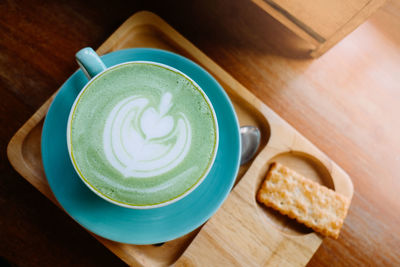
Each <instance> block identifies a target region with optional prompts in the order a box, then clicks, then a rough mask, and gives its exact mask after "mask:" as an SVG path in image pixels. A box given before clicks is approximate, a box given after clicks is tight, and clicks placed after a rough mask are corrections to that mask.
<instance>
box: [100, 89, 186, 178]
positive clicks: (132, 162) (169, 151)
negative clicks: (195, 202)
mask: <svg viewBox="0 0 400 267" xmlns="http://www.w3.org/2000/svg"><path fill="white" fill-rule="evenodd" d="M172 105H173V103H172V95H171V94H170V93H164V94H163V96H162V98H161V100H160V105H159V106H158V107H152V106H149V100H148V99H146V98H145V97H143V96H131V97H129V98H127V99H124V100H122V101H121V102H119V103H118V104H117V105H116V106H115V107H114V108H113V109H112V111H111V112H110V114H109V115H108V117H107V120H106V124H105V127H104V134H103V145H104V152H105V155H106V157H107V160H108V161H109V162H110V164H111V165H112V166H113V167H114V168H115V169H117V170H118V171H119V172H120V173H121V174H123V176H124V177H126V178H129V177H136V178H146V177H153V176H157V175H160V174H163V173H166V172H168V171H170V170H172V169H173V168H175V167H176V166H177V165H179V164H180V163H181V162H182V160H183V159H184V158H185V156H186V154H187V153H188V151H189V149H190V144H191V135H192V134H191V127H190V124H189V121H188V120H187V118H186V116H185V115H184V114H183V113H178V114H176V115H175V116H171V115H168V111H169V109H170V108H171V107H172Z"/></svg>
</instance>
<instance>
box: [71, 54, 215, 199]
mask: <svg viewBox="0 0 400 267" xmlns="http://www.w3.org/2000/svg"><path fill="white" fill-rule="evenodd" d="M67 134H68V145H69V149H70V155H71V159H72V161H73V164H74V167H75V169H76V170H77V172H78V173H79V175H80V176H81V178H82V179H83V180H84V181H85V182H86V183H87V184H88V185H89V187H90V188H91V189H92V190H94V191H95V192H96V193H98V194H100V195H101V196H102V197H105V198H106V199H108V200H112V201H113V202H116V203H120V204H125V205H128V206H152V205H158V204H162V203H166V202H169V201H171V200H174V199H176V198H179V197H180V196H183V195H185V194H186V193H187V192H189V191H190V190H191V189H192V188H193V187H194V186H195V185H196V184H197V183H198V182H199V181H200V180H201V179H202V178H203V177H204V175H205V174H206V173H207V172H208V170H209V168H210V167H211V165H212V163H213V160H214V158H215V153H216V149H217V144H218V140H217V139H218V136H217V122H216V118H215V114H214V111H213V109H212V107H211V104H210V103H209V101H208V99H207V97H206V96H205V95H204V93H203V92H202V91H201V90H200V89H199V88H198V86H197V85H196V84H194V82H193V81H191V80H190V79H188V78H187V77H186V76H184V75H183V74H182V73H179V72H178V71H175V70H171V69H169V68H168V67H166V66H162V65H157V64H152V63H144V62H141V63H140V62H136V63H135V62H132V63H126V64H122V65H119V66H116V67H114V68H112V69H110V70H107V71H106V72H104V73H103V74H100V75H98V76H96V77H95V78H94V79H93V80H91V81H90V83H89V84H88V85H87V87H86V88H85V89H84V90H83V92H82V93H81V94H80V95H79V96H78V98H77V100H76V103H75V106H74V107H73V108H72V110H71V114H70V120H69V125H68V133H67Z"/></svg>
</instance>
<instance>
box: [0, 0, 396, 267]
mask: <svg viewBox="0 0 400 267" xmlns="http://www.w3.org/2000/svg"><path fill="white" fill-rule="evenodd" d="M165 2H168V3H164V2H162V3H160V2H158V1H153V2H152V1H149V2H146V3H141V2H135V1H130V2H129V3H127V2H126V1H118V0H116V1H113V8H109V1H104V2H102V1H96V2H95V4H94V2H91V1H82V2H81V1H68V2H63V1H56V2H54V1H40V2H34V1H20V2H18V3H17V2H14V1H8V2H3V3H1V4H0V13H1V14H2V16H3V17H2V20H0V51H1V53H0V90H1V97H2V98H1V104H0V106H1V111H2V114H3V115H2V117H1V122H2V127H1V148H2V150H1V151H2V164H1V179H0V186H1V190H0V195H1V202H0V207H1V211H2V216H1V217H0V220H1V227H0V235H1V240H2V242H0V252H1V256H2V257H4V258H6V259H7V260H8V261H10V262H13V263H16V264H18V265H20V266H55V265H57V266H70V265H72V264H74V265H78V266H79V265H80V266H99V265H100V266H101V265H107V266H110V265H112V266H114V265H116V264H117V263H118V259H117V258H116V257H115V256H113V255H112V254H111V253H109V252H108V250H107V249H106V248H104V247H102V246H101V245H99V243H98V242H97V241H96V240H95V239H93V238H92V237H91V236H90V235H89V234H87V233H86V232H85V231H84V230H83V229H81V228H80V227H79V226H77V225H76V224H75V223H74V222H72V221H71V219H70V218H69V217H68V216H66V215H65V214H64V213H63V212H61V211H60V210H58V208H56V207H55V206H54V205H51V204H49V203H50V202H49V201H48V200H47V199H46V198H44V197H43V196H42V195H41V194H40V193H38V192H37V191H36V189H34V188H33V187H32V186H30V185H28V184H27V183H25V182H24V180H23V179H21V178H20V177H19V175H18V174H16V172H15V171H13V170H12V168H11V166H10V165H9V164H8V163H7V162H6V155H5V146H6V144H7V142H8V141H9V139H10V138H11V136H12V134H13V133H14V132H15V131H16V130H17V129H18V128H19V127H20V126H21V125H22V123H23V122H24V121H26V120H27V119H28V118H29V117H30V115H31V114H32V113H33V111H34V110H35V109H36V108H38V107H39V106H40V105H41V104H42V103H43V102H44V101H45V100H46V99H47V98H48V97H49V96H50V95H52V93H54V91H55V90H56V88H58V87H59V86H60V85H61V83H62V82H63V81H64V80H65V79H66V78H67V77H68V76H69V75H70V74H71V73H72V72H73V71H74V70H75V69H76V65H75V62H74V60H73V59H72V58H73V55H74V53H75V52H76V51H77V50H78V49H79V48H81V47H83V46H87V45H90V46H93V47H97V46H98V45H100V43H102V42H103V41H104V39H105V38H107V36H109V35H110V34H111V33H112V32H113V31H114V30H115V29H116V28H117V27H118V26H119V25H120V24H121V23H122V22H123V21H124V20H126V18H128V17H129V16H130V15H132V14H133V13H134V12H135V11H138V10H141V9H144V8H145V9H149V10H151V11H154V12H155V13H157V14H159V15H160V16H161V17H162V18H164V19H165V20H167V21H168V22H169V23H170V24H171V25H172V26H173V27H174V28H176V29H177V30H178V31H179V32H181V33H182V34H183V35H184V36H186V37H188V39H189V40H190V41H192V42H193V43H194V44H195V45H196V46H198V47H199V48H200V49H201V50H202V51H204V52H205V53H206V54H207V55H208V56H210V57H211V58H212V59H213V60H215V61H216V62H217V63H218V64H219V65H220V66H222V67H223V68H224V69H226V70H227V71H228V72H229V73H230V74H232V75H233V76H234V78H235V79H237V80H239V82H241V83H242V84H243V85H244V86H245V87H246V88H249V89H250V90H251V91H252V92H253V93H254V94H255V95H256V96H257V97H259V98H260V99H261V100H262V101H263V102H264V103H266V104H267V105H268V106H270V107H271V108H272V109H273V110H274V111H276V112H277V113H278V114H279V115H280V116H281V117H283V118H284V119H285V120H287V121H288V122H289V123H290V124H291V125H293V126H294V127H295V128H296V129H298V130H299V131H300V132H301V133H302V134H303V135H304V136H306V137H307V139H309V140H311V141H312V142H313V143H314V144H316V145H317V146H318V147H319V148H320V149H322V150H323V151H324V152H325V153H326V154H327V155H328V156H329V157H330V158H332V159H333V160H334V161H335V162H337V163H338V164H339V165H340V166H342V167H343V168H344V169H345V170H346V171H347V172H348V173H349V174H350V176H351V177H352V179H353V182H354V185H355V195H354V197H353V201H352V206H351V209H350V212H349V215H348V217H347V219H346V223H345V227H344V228H343V231H342V233H341V236H340V238H339V239H338V240H337V241H333V240H330V239H325V240H324V242H323V243H322V246H321V247H320V248H319V250H318V251H317V253H316V254H315V255H314V257H313V258H312V259H311V261H310V262H309V265H310V266H324V265H325V264H326V263H327V262H329V263H330V265H332V266H357V265H361V266H363V265H375V266H397V265H399V264H400V253H399V250H398V248H399V247H400V239H399V236H400V228H399V226H398V225H399V223H400V221H399V220H400V219H399V216H398V214H399V212H400V204H399V202H398V198H397V195H398V191H399V189H400V182H399V181H400V179H399V173H400V164H399V162H400V158H399V155H398V151H400V141H399V139H398V136H399V135H400V125H399V124H398V118H397V116H398V114H400V105H398V103H399V99H400V95H399V92H400V90H399V84H400V75H399V71H398V70H399V69H400V63H399V62H400V36H399V31H398V29H399V28H400V17H399V14H400V3H399V1H398V0H391V1H390V0H389V1H388V2H387V4H385V6H384V7H383V8H382V9H381V10H379V11H378V12H377V13H375V14H374V15H373V16H372V17H371V19H369V20H368V21H367V22H366V23H364V24H363V25H361V26H360V27H359V28H358V29H357V30H355V31H354V32H353V33H352V34H350V35H348V36H347V37H346V38H345V39H344V40H342V41H341V42H340V43H339V44H338V45H336V46H335V47H334V48H332V49H331V50H330V51H328V52H327V53H326V54H324V55H323V56H322V57H320V58H319V59H317V60H310V59H308V58H307V52H308V51H309V50H310V49H311V48H312V46H310V45H309V43H307V42H304V41H302V40H301V39H299V38H298V37H297V36H296V35H294V34H292V33H291V32H290V31H288V30H287V29H286V28H285V27H283V26H282V25H280V24H279V23H277V22H276V21H275V20H274V19H273V18H271V17H269V16H268V15H265V12H263V11H262V10H260V9H259V8H258V7H257V6H255V5H254V4H252V3H251V2H250V1H224V0H218V1H213V2H208V1H190V2H189V1H165ZM54 10H57V12H54ZM60 47H61V48H62V49H59V48H60ZM34 92H37V93H34ZM10 114H11V115H10ZM5 125H7V126H5ZM60 228H63V229H65V231H64V232H60V231H59V229H60Z"/></svg>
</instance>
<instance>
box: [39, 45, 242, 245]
mask: <svg viewBox="0 0 400 267" xmlns="http://www.w3.org/2000/svg"><path fill="white" fill-rule="evenodd" d="M102 60H103V61H104V63H105V64H106V66H107V67H110V66H113V65H116V64H119V63H123V62H126V61H135V60H147V61H154V62H159V63H163V64H166V65H169V66H171V67H174V68H176V69H178V70H180V71H182V72H183V73H185V74H187V75H188V76H189V77H191V78H192V79H193V80H194V81H196V82H197V83H198V84H199V85H200V87H201V88H202V89H203V90H204V91H205V93H206V94H207V96H208V97H209V99H210V101H211V102H212V104H213V106H214V109H215V112H216V114H217V119H218V127H219V140H220V141H219V142H220V143H219V149H218V153H217V156H216V159H215V163H214V165H213V167H212V169H211V171H210V173H209V174H208V176H207V177H206V178H205V180H204V181H203V183H202V184H201V185H200V186H199V187H198V188H196V189H195V190H194V191H193V192H192V193H191V194H189V195H188V196H186V197H184V198H183V199H181V200H179V201H177V202H175V203H173V204H171V205H168V206H164V207H160V208H155V209H148V210H134V209H129V208H123V207H120V206H117V205H114V204H111V203H109V202H107V201H105V200H103V199H102V198H100V197H98V196H97V195H95V194H94V193H93V192H91V191H90V190H89V189H88V188H87V186H86V185H84V184H83V183H82V181H81V180H80V178H79V177H78V175H77V174H76V173H75V170H74V168H73V166H72V164H71V161H70V159H69V155H68V149H67V141H66V128H67V121H68V115H69V111H70V109H71V106H72V104H73V102H74V100H75V98H76V96H77V95H78V93H79V91H80V90H81V89H82V88H83V86H84V85H85V84H86V83H87V79H86V77H85V76H84V74H83V73H82V71H81V70H78V71H77V72H75V73H74V74H73V75H72V76H71V77H70V78H69V79H68V80H67V81H66V82H65V83H64V84H63V86H62V87H61V89H60V91H59V92H58V94H57V96H56V97H55V99H54V101H53V103H52V104H51V106H50V109H49V111H48V114H47V116H46V119H45V122H44V126H43V132H42V160H43V165H44V169H45V173H46V177H47V181H48V182H49V185H50V187H51V189H52V191H53V193H54V195H55V197H56V198H57V200H58V202H59V203H60V205H61V206H62V207H63V208H64V210H65V211H66V212H67V213H68V214H69V215H70V216H71V217H72V218H73V219H74V220H75V221H77V222H78V223H79V224H81V225H82V226H83V227H85V228H86V229H88V230H89V231H91V232H93V233H95V234H96V235H99V236H102V237H104V238H107V239H110V240H113V241H117V242H122V243H129V244H154V243H161V242H165V241H169V240H172V239H175V238H178V237H180V236H182V235H185V234H187V233H189V232H191V231H193V230H194V229H196V228H197V227H199V226H200V225H202V224H203V223H204V222H205V221H207V220H208V219H209V218H210V217H211V216H212V215H213V214H214V213H215V212H216V211H217V209H218V208H219V207H220V206H221V204H222V203H223V201H224V200H225V199H226V197H227V196H228V194H229V192H230V190H231V188H232V186H233V183H234V181H235V178H236V175H237V172H238V169H239V161H240V159H239V158H240V136H239V124H238V120H237V117H236V115H235V112H234V109H233V106H232V103H231V102H230V100H229V98H228V96H227V94H226V93H225V91H224V90H223V88H222V87H221V86H220V85H219V84H218V82H217V81H216V80H215V79H214V78H213V77H212V76H211V75H210V74H208V73H207V72H206V71H205V70H204V69H203V68H201V67H200V66H198V65H197V64H195V63H194V62H192V61H190V60H188V59H186V58H184V57H182V56H179V55H177V54H174V53H171V52H167V51H163V50H158V49H149V48H136V49H126V50H120V51H116V52H112V53H110V54H107V55H104V56H103V57H102Z"/></svg>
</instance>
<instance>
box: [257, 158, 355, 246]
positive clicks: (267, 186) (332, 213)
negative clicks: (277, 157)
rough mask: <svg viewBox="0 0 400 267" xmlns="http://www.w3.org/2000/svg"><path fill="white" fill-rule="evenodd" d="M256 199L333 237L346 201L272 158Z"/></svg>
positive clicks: (344, 209)
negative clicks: (272, 160) (272, 161)
mask: <svg viewBox="0 0 400 267" xmlns="http://www.w3.org/2000/svg"><path fill="white" fill-rule="evenodd" d="M257 200H258V201H259V202H262V203H264V204H265V205H266V206H268V207H271V208H273V209H276V210H278V211H279V212H280V213H282V214H284V215H287V216H289V217H290V218H292V219H296V220H297V221H298V222H300V223H303V224H305V225H306V226H308V227H310V228H312V229H313V230H314V231H316V232H319V233H321V234H323V235H325V236H330V237H333V238H335V239H336V238H338V236H339V232H340V228H341V227H342V225H343V221H344V218H345V217H346V215H347V210H348V207H349V204H350V201H349V200H348V199H347V198H346V197H344V196H342V195H340V194H338V193H336V192H335V191H333V190H331V189H329V188H327V187H325V186H322V185H320V184H318V183H316V182H313V181H311V180H310V179H307V178H305V177H303V176H301V175H300V174H298V173H296V172H294V171H293V170H291V169H289V168H287V167H285V166H283V165H281V164H279V163H276V162H274V163H272V164H271V166H270V169H269V171H268V174H267V177H266V178H265V180H264V182H263V184H262V185H261V188H260V189H259V191H258V194H257Z"/></svg>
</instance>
